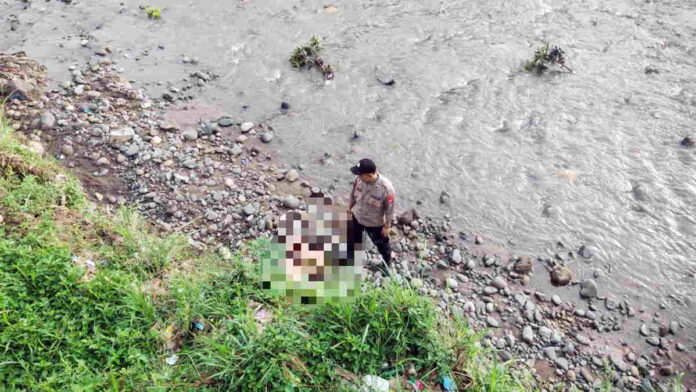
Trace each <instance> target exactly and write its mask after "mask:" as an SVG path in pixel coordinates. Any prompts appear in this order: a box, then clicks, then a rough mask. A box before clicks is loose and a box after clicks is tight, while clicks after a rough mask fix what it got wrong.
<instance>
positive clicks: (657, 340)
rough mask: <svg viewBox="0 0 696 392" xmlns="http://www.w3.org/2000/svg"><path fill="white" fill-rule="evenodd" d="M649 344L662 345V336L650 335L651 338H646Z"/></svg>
mask: <svg viewBox="0 0 696 392" xmlns="http://www.w3.org/2000/svg"><path fill="white" fill-rule="evenodd" d="M645 341H646V342H648V344H650V345H653V346H659V345H660V338H658V337H657V336H650V337H649V338H647V339H645Z"/></svg>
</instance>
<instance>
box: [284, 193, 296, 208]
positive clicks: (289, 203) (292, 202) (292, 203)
mask: <svg viewBox="0 0 696 392" xmlns="http://www.w3.org/2000/svg"><path fill="white" fill-rule="evenodd" d="M283 205H284V206H285V207H287V208H289V209H291V210H294V209H296V208H299V207H300V199H298V198H297V197H295V196H293V195H287V196H285V198H284V199H283Z"/></svg>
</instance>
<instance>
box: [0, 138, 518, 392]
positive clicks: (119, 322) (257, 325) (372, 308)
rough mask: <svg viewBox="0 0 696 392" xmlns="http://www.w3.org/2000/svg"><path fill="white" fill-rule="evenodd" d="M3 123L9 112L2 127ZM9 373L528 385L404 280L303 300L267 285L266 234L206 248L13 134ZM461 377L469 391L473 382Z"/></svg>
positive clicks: (327, 384) (48, 380)
mask: <svg viewBox="0 0 696 392" xmlns="http://www.w3.org/2000/svg"><path fill="white" fill-rule="evenodd" d="M2 128H3V127H2V126H1V124H0V129H2ZM0 169H1V170H2V172H1V173H0V219H1V220H2V221H3V225H2V226H1V228H0V309H1V310H0V347H2V349H0V385H3V386H4V388H5V390H12V391H191V392H192V391H209V392H213V391H228V390H235V391H265V390H268V391H271V390H272V391H317V390H322V391H353V390H355V389H354V385H355V384H356V383H359V380H360V378H361V377H362V376H364V375H366V374H372V375H379V376H382V377H384V378H386V379H391V380H392V386H393V388H394V390H410V389H407V387H405V384H403V381H404V380H405V377H404V376H405V374H407V372H408V370H409V369H414V370H415V371H416V373H417V377H418V378H419V379H420V380H422V381H423V383H424V384H425V385H426V386H427V388H429V390H439V389H438V387H437V386H436V385H437V383H438V378H439V376H441V375H443V374H449V375H452V377H453V378H454V379H455V381H456V382H457V384H458V385H459V386H460V387H461V388H462V389H464V388H466V390H469V391H481V392H483V391H486V392H496V391H505V392H508V391H510V392H512V391H520V392H521V391H527V390H531V389H530V388H528V385H530V384H529V383H528V380H526V379H518V378H516V377H513V376H512V375H511V373H510V371H509V369H508V367H507V366H506V365H504V364H499V363H496V362H495V361H494V360H493V358H494V356H492V355H491V353H489V352H488V351H487V350H486V349H483V348H482V347H481V345H480V344H479V338H480V335H476V334H474V333H473V332H472V331H471V330H470V329H469V328H468V327H467V326H466V324H464V323H463V321H462V320H447V319H443V318H442V317H441V316H440V313H439V312H438V311H437V310H436V309H435V307H434V305H433V304H432V302H431V301H430V300H429V299H427V298H425V297H421V296H419V295H417V294H416V293H415V292H414V291H412V290H410V289H408V288H404V287H401V286H399V285H397V284H396V283H392V284H389V285H387V286H385V287H383V288H374V287H372V288H370V287H368V288H366V290H365V291H364V292H363V293H362V294H360V295H359V296H357V297H356V298H355V300H353V301H350V302H347V303H334V304H325V305H320V306H313V307H307V306H300V305H293V304H290V303H289V302H287V301H285V300H283V299H281V298H277V297H270V296H269V295H268V294H267V293H266V292H265V291H263V290H261V289H260V285H259V276H258V268H257V265H258V264H257V262H256V260H258V259H259V258H260V256H261V254H262V252H263V251H264V249H266V247H267V245H268V242H267V241H263V240H258V241H255V242H252V243H250V244H248V245H247V246H246V248H245V249H243V250H242V251H240V252H237V253H236V254H234V255H233V256H232V257H231V258H229V257H227V258H225V257H220V256H218V255H217V254H216V253H213V252H211V253H203V254H200V253H195V252H193V251H192V250H190V249H189V248H188V246H187V243H186V240H185V239H184V238H183V237H181V236H177V235H169V236H160V235H157V234H154V233H152V232H151V231H150V230H148V228H147V226H146V224H145V223H146V222H144V220H143V219H142V218H141V217H140V216H139V215H138V214H137V213H135V212H134V211H132V210H130V209H128V208H126V207H121V208H119V209H118V210H117V211H115V212H113V211H110V210H108V209H100V208H96V207H95V206H93V205H92V204H91V203H90V202H88V201H87V199H86V197H85V195H84V193H83V191H82V190H81V188H80V186H79V183H78V182H77V181H76V180H75V179H74V178H72V177H71V176H69V175H66V174H65V173H64V172H62V171H61V170H60V168H59V167H58V165H56V164H55V163H54V162H51V161H49V160H44V159H41V158H39V157H37V156H35V155H34V154H33V153H31V152H30V151H29V150H28V149H26V148H25V147H23V145H22V144H21V143H19V142H18V141H17V139H16V137H15V136H14V135H13V134H12V133H11V132H9V131H7V130H5V131H3V132H2V134H1V135H0ZM462 389H460V390H462Z"/></svg>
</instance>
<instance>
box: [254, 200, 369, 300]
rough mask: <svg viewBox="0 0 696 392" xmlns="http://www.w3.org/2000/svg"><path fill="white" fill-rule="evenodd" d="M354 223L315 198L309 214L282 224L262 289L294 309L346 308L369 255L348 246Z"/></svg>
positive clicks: (291, 214)
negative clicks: (323, 305)
mask: <svg viewBox="0 0 696 392" xmlns="http://www.w3.org/2000/svg"><path fill="white" fill-rule="evenodd" d="M351 224H352V221H351V219H350V217H349V216H348V213H347V212H346V210H345V208H344V207H339V206H335V205H332V202H331V199H330V198H326V197H316V198H310V199H309V203H308V205H307V211H306V212H296V211H291V212H288V213H287V214H285V216H283V217H282V218H281V219H280V222H279V224H278V233H277V235H276V236H275V237H274V238H273V241H272V243H271V245H270V247H269V249H268V251H267V252H266V254H265V256H264V258H263V260H262V262H261V279H262V285H263V288H264V289H266V290H268V291H269V292H270V293H271V294H273V295H281V296H287V297H288V298H290V299H291V300H292V301H293V302H294V303H302V304H321V303H327V302H342V301H344V300H346V299H348V298H350V297H352V296H354V295H355V294H356V293H357V292H358V290H359V288H360V282H361V280H362V276H363V273H364V270H363V260H364V258H365V254H364V252H363V250H362V245H361V244H357V245H356V244H354V243H350V242H349V237H348V236H349V233H350V232H351V227H350V225H351Z"/></svg>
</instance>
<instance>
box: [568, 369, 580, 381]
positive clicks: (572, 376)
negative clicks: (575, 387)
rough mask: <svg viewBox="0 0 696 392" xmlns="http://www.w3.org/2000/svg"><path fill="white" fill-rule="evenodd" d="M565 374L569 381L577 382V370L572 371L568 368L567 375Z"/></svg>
mask: <svg viewBox="0 0 696 392" xmlns="http://www.w3.org/2000/svg"><path fill="white" fill-rule="evenodd" d="M565 376H566V379H568V381H570V382H575V380H577V378H578V377H577V376H576V375H575V372H574V371H572V370H568V371H567V372H566V375H565Z"/></svg>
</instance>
